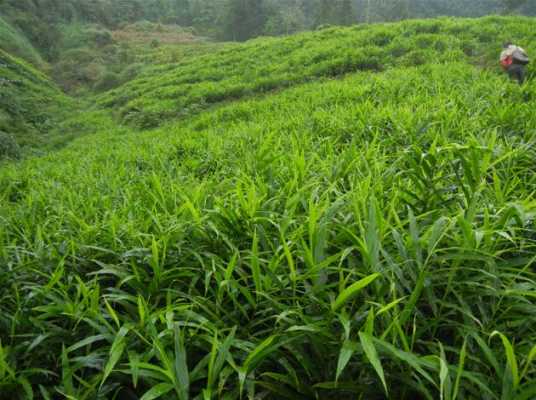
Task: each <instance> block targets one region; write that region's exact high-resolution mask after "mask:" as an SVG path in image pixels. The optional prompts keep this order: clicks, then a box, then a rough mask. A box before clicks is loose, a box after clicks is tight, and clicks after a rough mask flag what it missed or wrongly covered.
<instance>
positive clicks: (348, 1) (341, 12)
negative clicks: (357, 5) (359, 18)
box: [336, 0, 355, 25]
mask: <svg viewBox="0 0 536 400" xmlns="http://www.w3.org/2000/svg"><path fill="white" fill-rule="evenodd" d="M336 6H337V10H336V11H337V15H336V22H337V23H338V24H341V25H352V24H353V23H354V22H355V12H354V6H353V4H352V0H340V1H338V2H337V3H336Z"/></svg>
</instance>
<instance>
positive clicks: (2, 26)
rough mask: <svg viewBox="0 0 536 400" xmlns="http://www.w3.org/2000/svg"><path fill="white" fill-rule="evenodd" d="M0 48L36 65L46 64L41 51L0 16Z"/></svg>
mask: <svg viewBox="0 0 536 400" xmlns="http://www.w3.org/2000/svg"><path fill="white" fill-rule="evenodd" d="M0 49H2V50H4V51H7V52H9V53H10V54H12V55H15V56H17V57H21V58H22V59H24V60H26V61H27V62H30V63H32V64H33V65H35V66H42V65H43V64H44V62H43V59H42V58H41V56H40V54H39V52H38V51H37V50H36V49H35V48H34V47H33V46H32V45H31V44H30V42H29V41H28V40H27V39H26V38H25V37H24V35H23V34H22V33H21V32H19V31H17V30H16V29H15V28H13V27H12V26H11V25H10V24H8V23H7V21H6V20H4V19H3V18H2V17H0Z"/></svg>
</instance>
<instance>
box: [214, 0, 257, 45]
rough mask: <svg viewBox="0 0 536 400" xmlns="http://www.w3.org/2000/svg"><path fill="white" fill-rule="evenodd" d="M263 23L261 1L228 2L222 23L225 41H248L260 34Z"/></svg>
mask: <svg viewBox="0 0 536 400" xmlns="http://www.w3.org/2000/svg"><path fill="white" fill-rule="evenodd" d="M265 23H266V14H265V13H264V6H263V1H262V0H229V1H228V4H227V14H226V18H225V23H224V36H225V39H228V40H235V41H244V40H247V39H250V38H251V37H254V36H256V35H258V34H259V33H261V32H262V30H263V27H264V25H265Z"/></svg>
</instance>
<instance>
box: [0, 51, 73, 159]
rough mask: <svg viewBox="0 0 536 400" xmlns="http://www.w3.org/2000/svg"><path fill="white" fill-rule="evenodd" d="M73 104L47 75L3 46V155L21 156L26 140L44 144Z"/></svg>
mask: <svg viewBox="0 0 536 400" xmlns="http://www.w3.org/2000/svg"><path fill="white" fill-rule="evenodd" d="M72 108H73V102H72V101H71V100H70V99H69V98H68V97H66V96H65V95H64V94H63V93H62V92H61V91H60V90H59V89H58V88H57V86H56V85H55V84H54V83H53V82H52V81H51V80H50V79H49V78H48V77H46V76H45V75H43V74H42V73H41V72H39V71H37V70H36V69H35V68H34V67H32V66H30V65H28V64H26V63H25V62H24V61H22V60H20V59H16V58H14V57H12V56H10V55H9V54H8V53H6V52H4V51H3V50H1V49H0V159H2V158H4V157H9V158H14V157H18V156H19V153H20V151H19V150H20V149H19V147H20V146H24V145H26V144H32V145H35V146H37V147H39V146H42V145H43V143H44V142H45V138H44V136H45V135H46V134H47V133H48V132H49V131H50V130H51V129H52V128H53V127H54V125H55V123H56V122H59V121H60V120H62V119H63V118H65V116H66V114H67V113H68V112H69V109H72Z"/></svg>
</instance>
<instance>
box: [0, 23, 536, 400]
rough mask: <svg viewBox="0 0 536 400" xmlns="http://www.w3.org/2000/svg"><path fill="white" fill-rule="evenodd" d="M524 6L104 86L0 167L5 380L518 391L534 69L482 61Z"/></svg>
mask: <svg viewBox="0 0 536 400" xmlns="http://www.w3.org/2000/svg"><path fill="white" fill-rule="evenodd" d="M533 24H534V20H533V19H530V18H498V17H494V18H486V19H482V20H475V21H469V20H448V19H443V20H430V21H411V22H404V23H398V24H391V25H377V26H376V25H374V26H368V27H352V28H330V29H324V30H321V31H318V32H314V33H307V34H300V35H297V36H293V37H289V38H285V39H257V40H255V41H253V42H249V43H247V44H244V45H236V44H229V45H225V46H224V47H223V49H221V50H215V51H213V49H212V48H210V47H207V46H205V45H203V46H202V48H201V50H199V52H197V51H196V50H193V49H192V48H191V47H187V48H186V49H185V50H184V53H180V54H181V55H180V57H179V58H180V59H174V60H172V59H169V61H171V63H170V64H168V65H161V66H156V67H154V68H149V69H145V70H144V71H143V72H142V75H141V76H139V77H138V78H137V79H135V80H134V81H132V82H131V83H129V84H126V85H123V86H121V87H120V88H118V89H115V90H113V91H111V92H108V93H105V94H103V95H100V96H99V97H98V105H99V106H100V107H103V109H101V110H84V113H81V114H79V115H74V116H72V117H71V119H70V120H69V121H68V123H66V125H65V127H64V133H65V134H69V133H72V132H75V131H76V130H77V129H79V127H85V128H84V129H88V128H87V127H88V126H91V129H92V131H96V132H97V133H95V134H94V135H91V136H85V137H83V138H79V139H78V140H75V141H73V142H72V143H71V144H70V145H69V146H67V147H66V148H64V149H62V150H59V151H57V152H55V153H51V154H49V155H47V156H42V157H39V158H35V157H34V158H27V159H26V160H23V161H20V162H16V163H5V164H4V165H3V166H2V167H1V168H0V264H1V265H2V266H3V268H1V269H0V399H2V400H3V399H6V400H7V399H9V400H12V399H16V398H21V399H22V398H39V399H41V398H42V399H55V398H69V399H109V398H115V399H142V400H153V399H157V398H162V399H164V398H165V399H179V400H183V399H188V398H192V399H215V398H223V399H238V398H240V397H242V398H250V399H253V398H268V399H283V398H288V399H301V398H303V399H315V398H316V399H346V398H348V399H350V398H356V397H359V398H367V399H381V398H393V399H417V398H426V399H437V398H442V399H449V400H454V399H473V398H474V399H497V400H499V399H501V400H514V399H516V400H522V399H527V400H528V399H531V398H533V397H534V395H535V393H536V385H535V384H534V382H535V380H536V367H535V364H533V363H532V361H533V358H534V357H535V356H536V347H535V338H536V305H535V303H534V293H536V273H535V271H534V260H535V258H534V252H535V240H536V227H535V226H534V224H535V215H536V203H535V202H534V199H533V194H534V193H535V190H536V180H535V175H534V172H533V170H534V159H535V157H536V152H535V149H536V147H535V144H536V137H535V133H536V131H535V128H534V127H535V126H536V114H535V113H534V108H535V106H536V90H535V88H534V87H533V85H532V82H530V83H529V84H528V85H525V86H523V87H520V86H518V85H516V84H514V83H512V82H510V81H508V79H507V78H506V77H505V76H503V75H502V74H499V73H498V72H499V71H498V70H497V69H496V68H495V67H493V65H494V63H495V57H496V56H497V52H498V51H499V50H500V44H501V42H502V40H504V39H506V37H507V36H508V38H511V39H513V40H516V42H518V43H519V44H521V45H523V46H524V47H527V49H528V50H529V52H530V53H532V54H535V52H536V47H534V44H533V43H534V35H535V33H534V30H533V29H532V28H531V27H532V26H533ZM498 32H500V34H498ZM170 51H171V50H169V49H166V48H162V49H155V53H154V54H155V55H157V57H158V59H161V60H163V62H166V61H164V60H166V59H167V57H169V56H166V55H165V54H166V53H167V52H170ZM211 51H213V52H212V53H211V54H205V55H200V54H203V53H205V52H211ZM0 54H1V55H2V62H1V64H0V65H2V68H3V65H7V66H9V68H7V70H9V71H10V73H16V74H17V75H16V76H14V78H13V79H20V80H21V81H22V83H23V86H21V89H22V88H24V90H21V91H20V92H17V93H14V94H10V95H9V98H10V99H13V98H21V99H24V97H19V96H26V95H29V94H31V93H40V90H44V89H41V88H45V87H46V88H47V89H46V90H47V92H46V96H43V97H42V99H43V100H45V99H49V98H53V99H59V98H60V95H58V93H59V92H57V89H54V86H53V85H52V84H50V82H49V81H48V80H47V79H46V78H44V77H43V76H42V75H41V74H39V73H38V72H36V71H34V70H33V68H32V67H29V66H28V65H26V64H24V63H22V62H20V61H17V60H15V59H13V58H12V57H10V56H9V55H7V54H5V53H0ZM533 71H534V69H533V66H531V67H530V73H531V74H532V73H533ZM334 78H337V79H334ZM9 79H12V78H9ZM9 88H10V90H15V89H16V88H17V86H9ZM274 89H277V91H275V90H274ZM17 90H18V89H17ZM44 93H45V92H44ZM62 102H63V100H58V102H57V103H58V104H62ZM7 106H9V104H8V103H7V102H5V100H4V103H3V104H2V108H1V109H2V110H4V109H5V107H7ZM107 107H110V108H111V109H112V110H113V109H117V108H119V110H120V115H119V117H122V118H124V119H125V120H127V121H129V122H131V123H132V124H133V125H132V126H121V125H119V124H118V123H117V120H113V119H112V118H110V117H109V116H108V110H107ZM20 109H21V110H32V112H33V111H36V110H39V111H41V110H46V107H40V106H39V105H37V104H29V103H24V104H23V105H21V107H20ZM13 115H23V118H24V119H25V120H27V121H33V120H31V119H30V117H31V116H33V115H34V114H20V113H19V114H13ZM36 115H38V114H36ZM10 118H13V116H10ZM17 118H18V117H17ZM163 122H164V124H162V123H163ZM10 124H11V122H9V123H7V124H6V125H5V126H11V125H10ZM136 124H137V125H138V126H141V127H149V126H159V127H158V128H155V129H152V130H146V131H144V132H139V131H136V130H135V126H136ZM26 125H27V123H26V122H24V126H26ZM38 125H39V124H38Z"/></svg>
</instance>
